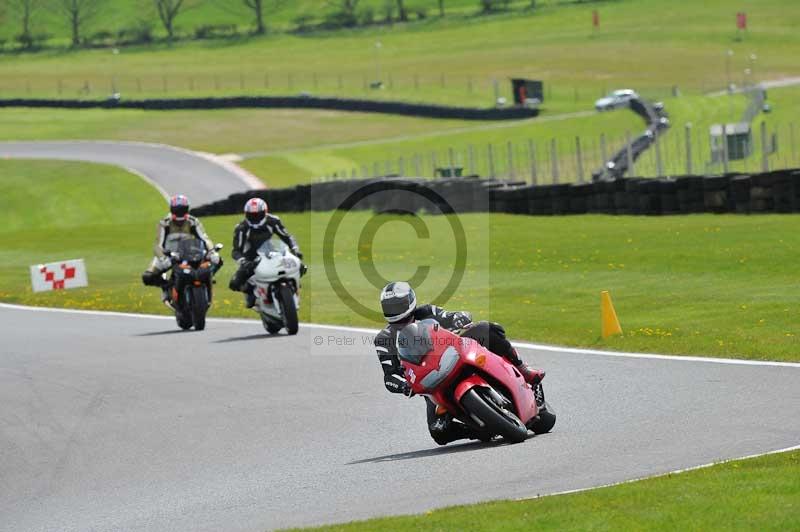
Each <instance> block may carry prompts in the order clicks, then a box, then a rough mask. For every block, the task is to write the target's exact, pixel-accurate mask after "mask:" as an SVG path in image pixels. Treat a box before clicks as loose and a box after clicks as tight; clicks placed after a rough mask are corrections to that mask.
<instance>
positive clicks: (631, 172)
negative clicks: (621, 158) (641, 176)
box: [625, 131, 636, 177]
mask: <svg viewBox="0 0 800 532" xmlns="http://www.w3.org/2000/svg"><path fill="white" fill-rule="evenodd" d="M625 158H626V159H627V163H628V177H633V176H635V175H636V169H635V168H634V166H633V164H634V161H633V146H632V145H631V132H630V131H626V132H625Z"/></svg>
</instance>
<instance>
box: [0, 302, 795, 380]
mask: <svg viewBox="0 0 800 532" xmlns="http://www.w3.org/2000/svg"><path fill="white" fill-rule="evenodd" d="M0 308H5V309H9V310H26V311H30V312H56V313H63V314H84V315H89V316H119V317H123V318H139V319H151V320H174V319H175V318H174V317H172V316H161V315H158V314H135V313H132V312H117V311H111V310H79V309H69V308H54V307H33V306H28V305H15V304H12V303H0ZM207 321H209V322H218V323H241V324H246V325H253V324H260V323H261V322H260V320H257V319H246V318H208V320H207ZM300 325H302V326H303V327H308V328H311V329H326V330H331V331H339V332H355V333H362V334H373V335H374V334H376V333H377V327H376V328H374V329H372V328H367V327H350V326H345V325H329V324H322V323H301V324H300ZM511 344H512V345H513V346H514V347H518V348H520V349H530V350H535V351H548V352H553V353H564V354H571V355H591V356H605V357H620V358H641V359H651V360H671V361H676V362H706V363H711V364H728V365H735V366H773V367H784V368H797V369H800V362H776V361H772V360H743V359H735V358H713V357H698V356H678V355H656V354H653V353H625V352H622V351H600V350H597V349H583V348H578V347H559V346H555V345H545V344H534V343H529V342H511Z"/></svg>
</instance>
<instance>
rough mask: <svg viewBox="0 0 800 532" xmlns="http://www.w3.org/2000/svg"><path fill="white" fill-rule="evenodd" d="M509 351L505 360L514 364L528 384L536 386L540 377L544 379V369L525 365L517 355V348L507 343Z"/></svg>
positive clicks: (540, 380)
mask: <svg viewBox="0 0 800 532" xmlns="http://www.w3.org/2000/svg"><path fill="white" fill-rule="evenodd" d="M509 348H510V352H509V353H508V354H507V355H506V360H508V361H510V362H511V363H512V364H514V366H516V368H517V370H519V372H520V373H521V374H522V378H524V379H525V382H527V383H528V384H530V385H531V386H536V385H537V384H539V383H540V382H542V379H544V371H542V370H540V369H536V368H532V367H530V366H529V365H527V364H526V363H525V362H523V361H522V359H521V358H520V357H519V353H517V350H516V349H515V348H513V347H511V346H510V345H509Z"/></svg>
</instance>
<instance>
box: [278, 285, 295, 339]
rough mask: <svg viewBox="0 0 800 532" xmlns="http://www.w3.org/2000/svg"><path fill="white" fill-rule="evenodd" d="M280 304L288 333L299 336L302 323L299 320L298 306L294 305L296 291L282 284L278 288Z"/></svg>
mask: <svg viewBox="0 0 800 532" xmlns="http://www.w3.org/2000/svg"><path fill="white" fill-rule="evenodd" d="M278 302H279V303H280V306H281V310H282V311H283V319H284V322H285V323H286V332H288V333H289V334H290V335H293V334H297V331H298V330H299V329H300V323H299V320H298V319H297V306H296V305H295V304H294V291H293V290H292V287H291V286H289V285H287V284H282V285H280V286H279V287H278Z"/></svg>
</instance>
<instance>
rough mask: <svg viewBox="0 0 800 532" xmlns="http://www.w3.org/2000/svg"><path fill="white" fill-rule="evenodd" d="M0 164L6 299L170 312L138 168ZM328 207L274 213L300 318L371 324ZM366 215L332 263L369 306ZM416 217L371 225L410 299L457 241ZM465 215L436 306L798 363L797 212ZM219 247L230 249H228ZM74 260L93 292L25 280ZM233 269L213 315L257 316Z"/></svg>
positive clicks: (230, 220) (386, 268) (568, 333)
mask: <svg viewBox="0 0 800 532" xmlns="http://www.w3.org/2000/svg"><path fill="white" fill-rule="evenodd" d="M0 169H2V172H1V173H0V175H2V177H0V189H1V190H2V192H3V193H2V194H0V198H2V199H0V234H2V239H3V242H4V246H3V249H2V250H0V259H2V260H1V261H0V299H2V300H3V301H7V302H15V303H23V304H32V305H52V306H65V307H75V308H98V309H107V310H124V311H136V312H159V313H165V312H166V309H165V308H164V307H163V306H162V305H161V303H160V301H159V298H158V294H157V291H155V290H151V289H145V287H143V286H141V283H140V274H141V271H142V270H143V269H144V268H145V267H146V266H147V264H148V262H149V260H150V257H151V256H152V255H151V248H152V240H153V238H154V236H153V235H154V230H155V222H156V220H157V219H158V217H159V216H161V215H162V211H163V210H165V208H164V206H163V203H162V202H163V200H162V199H161V198H160V197H159V196H158V194H157V193H155V192H154V191H153V190H151V189H150V188H149V187H148V186H146V185H144V184H143V183H142V182H140V181H138V180H137V178H135V177H133V176H130V175H128V174H125V173H123V172H120V171H118V170H115V169H112V168H108V167H102V166H92V165H84V164H76V163H41V162H37V163H31V162H24V161H2V162H0ZM109 198H111V200H109ZM99 200H101V201H99ZM112 200H113V201H112ZM32 205H36V206H37V207H36V209H32V208H31V206H32ZM110 205H113V206H114V208H110V207H109V206H110ZM42 206H45V207H42ZM43 208H44V209H45V210H44V211H43V210H42V209H43ZM47 209H50V211H48V210H47ZM43 213H44V214H43ZM86 213H89V214H88V215H86ZM330 216H331V213H314V214H287V215H285V216H283V219H284V221H285V223H286V225H287V227H289V229H290V230H291V231H292V232H293V233H294V234H295V235H296V236H297V237H298V239H299V241H300V243H301V245H302V247H303V249H304V251H305V252H306V257H307V260H308V262H309V264H310V273H309V275H308V277H307V278H306V279H305V286H304V292H303V305H302V308H301V317H302V319H303V320H307V321H308V320H313V321H316V322H327V323H340V324H352V325H367V326H376V325H377V323H375V322H372V321H371V320H369V319H367V318H364V317H361V316H359V315H358V314H356V313H354V312H353V311H352V310H350V309H349V308H348V307H347V306H346V305H345V304H344V303H342V302H341V301H340V300H339V298H338V297H337V296H336V295H335V294H334V293H333V291H332V289H331V287H330V283H329V281H328V280H327V277H326V274H325V269H324V267H323V266H322V258H321V245H322V239H323V238H324V235H325V228H326V226H327V224H328V222H329V220H330ZM371 218H372V216H371V215H370V214H369V213H366V212H357V213H353V214H350V215H348V216H347V217H345V219H344V220H343V223H342V226H341V229H340V232H339V233H338V234H337V238H336V240H335V246H334V251H335V255H334V261H335V264H336V267H337V270H338V271H339V275H340V276H341V279H342V283H343V285H344V286H345V287H346V288H347V289H348V290H349V292H350V293H351V294H352V297H353V298H354V299H355V300H357V301H360V302H363V303H364V304H365V305H366V306H367V307H369V308H371V309H376V308H377V301H376V294H377V289H376V288H375V287H374V286H372V285H371V284H369V283H368V282H366V281H365V278H364V273H362V267H363V265H364V264H365V262H364V261H365V260H366V258H367V257H368V256H370V253H369V250H368V249H366V248H364V247H363V246H362V247H361V248H359V247H358V240H359V235H360V234H361V232H362V229H363V228H364V227H365V226H366V225H367V224H368V222H370V219H371ZM422 219H423V221H424V222H425V224H426V225H427V227H428V230H429V232H430V238H427V239H425V238H419V237H418V236H417V235H416V233H415V232H414V230H413V229H412V227H411V226H409V225H408V224H407V223H406V220H405V219H402V218H397V217H388V216H384V217H379V218H378V219H377V220H375V221H377V222H380V223H382V224H384V225H382V226H381V227H379V228H378V229H377V231H376V236H375V241H374V244H373V247H372V251H371V255H372V257H374V263H375V267H376V269H377V271H378V272H379V273H380V274H381V275H383V276H384V277H386V278H408V277H410V276H411V275H412V274H413V273H414V271H415V269H416V267H417V265H426V264H428V265H432V266H433V267H432V269H431V274H430V276H429V277H428V279H427V280H426V281H425V282H424V283H421V284H420V285H419V286H418V288H419V296H420V298H421V299H424V300H428V299H431V298H434V297H435V296H436V294H437V293H438V292H439V290H440V289H441V287H443V286H444V285H445V284H446V283H447V281H448V279H449V278H450V274H451V271H452V268H453V263H454V257H455V253H456V252H455V244H453V238H452V232H451V230H450V225H449V223H448V220H447V218H445V217H441V216H428V217H423V218H422ZM459 220H460V222H461V223H462V224H463V226H464V230H465V233H466V235H468V243H469V249H468V253H467V261H466V265H465V272H466V273H465V277H464V280H463V281H462V283H461V285H460V287H459V289H458V291H457V292H456V293H455V294H454V297H453V298H452V299H450V300H449V301H441V300H440V301H438V302H439V303H443V304H445V305H446V306H447V307H450V308H463V309H468V310H471V311H472V312H473V313H474V314H475V315H476V317H478V318H481V319H493V320H496V321H499V322H501V323H503V324H504V325H505V326H506V328H507V330H508V331H509V334H510V335H511V336H512V337H514V338H518V339H526V340H532V341H540V342H548V343H554V344H563V345H577V346H592V347H603V348H613V349H619V350H629V351H630V350H632V351H648V352H658V353H675V354H698V355H711V356H733V357H745V358H754V359H775V360H800V359H798V353H797V349H796V345H797V338H798V337H800V329H798V327H797V323H798V312H800V311H798V307H797V297H796V295H795V284H796V274H795V272H794V267H793V264H794V259H795V257H797V254H798V252H799V251H800V217H798V216H794V215H792V216H774V215H772V216H752V217H744V216H711V215H700V216H688V217H663V218H643V217H609V216H576V217H563V218H558V217H550V218H537V217H526V216H510V215H491V216H490V215H487V214H469V215H464V216H460V217H459ZM204 222H205V224H206V227H207V229H208V230H209V232H210V234H211V236H212V237H213V238H214V239H216V240H218V241H222V242H223V243H225V244H226V246H228V245H229V239H230V235H231V232H232V228H233V225H234V224H235V223H236V222H237V217H233V216H228V217H215V218H209V219H206V220H204ZM228 252H229V248H228V249H226V251H225V256H227V253H228ZM77 257H83V258H85V259H86V261H87V266H88V269H89V279H90V282H91V286H90V287H89V288H87V289H78V290H71V291H64V292H54V293H45V294H33V293H32V292H31V291H30V284H29V274H28V266H29V265H30V264H37V263H41V262H47V261H51V260H59V259H66V258H77ZM232 271H233V268H232V266H231V264H230V263H229V264H228V265H227V266H225V269H224V270H223V271H222V272H221V275H220V278H221V282H220V283H219V284H218V285H217V296H218V297H217V301H216V304H215V307H214V309H213V310H212V314H213V315H216V316H254V314H252V313H251V312H246V311H245V309H243V308H242V304H241V299H240V296H239V295H238V294H234V293H232V292H229V291H228V290H227V288H226V286H225V285H226V283H227V279H228V276H229V275H230V274H231V273H232ZM601 290H610V291H611V293H612V296H613V298H614V301H615V304H616V307H617V312H618V314H619V315H620V319H621V321H622V326H623V329H624V330H625V334H624V336H622V337H617V338H612V339H610V340H608V341H602V340H601V339H600V338H599V292H600V291H601Z"/></svg>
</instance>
